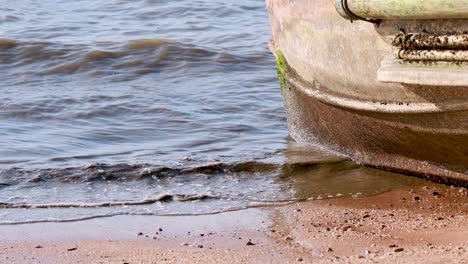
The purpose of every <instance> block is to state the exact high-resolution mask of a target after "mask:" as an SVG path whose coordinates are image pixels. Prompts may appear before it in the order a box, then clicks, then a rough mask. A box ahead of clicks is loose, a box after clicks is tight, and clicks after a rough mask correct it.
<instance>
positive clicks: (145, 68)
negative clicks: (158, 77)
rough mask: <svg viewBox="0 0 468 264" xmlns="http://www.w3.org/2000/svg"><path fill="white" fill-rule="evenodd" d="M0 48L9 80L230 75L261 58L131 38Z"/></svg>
mask: <svg viewBox="0 0 468 264" xmlns="http://www.w3.org/2000/svg"><path fill="white" fill-rule="evenodd" d="M0 49H2V53H3V56H1V57H0V68H1V67H2V66H3V67H8V68H9V69H10V70H11V71H10V72H11V73H10V74H11V75H12V76H15V77H20V76H28V75H40V76H41V75H55V74H75V73H85V74H89V75H90V76H110V77H112V78H115V77H116V75H121V76H127V77H128V78H130V79H131V78H136V77H138V76H141V75H145V74H151V73H154V74H157V73H160V72H163V71H167V72H169V71H170V72H172V73H175V72H178V71H181V70H188V69H192V70H194V69H195V68H196V69H197V70H200V71H201V70H202V69H203V70H204V71H209V72H212V71H213V70H219V69H224V68H226V69H227V67H229V70H230V71H235V70H236V69H239V70H241V69H245V68H246V67H249V66H248V65H250V64H255V63H258V62H259V61H260V60H261V59H262V58H263V59H265V54H252V55H251V56H249V55H245V54H244V55H236V54H232V53H229V52H226V51H220V50H215V49H210V48H206V47H200V46H197V45H195V44H191V43H182V42H178V41H174V40H167V39H136V40H132V41H129V42H126V43H113V42H100V43H96V44H94V45H83V44H61V43H51V42H27V41H17V40H12V39H0ZM239 65H243V67H240V66H239ZM198 66H203V67H198ZM128 78H124V79H126V80H128Z"/></svg>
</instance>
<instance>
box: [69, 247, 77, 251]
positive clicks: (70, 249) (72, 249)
mask: <svg viewBox="0 0 468 264" xmlns="http://www.w3.org/2000/svg"><path fill="white" fill-rule="evenodd" d="M77 249H78V248H77V247H74V248H68V249H67V251H75V250H77Z"/></svg>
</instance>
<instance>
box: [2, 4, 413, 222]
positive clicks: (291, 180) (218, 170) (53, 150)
mask: <svg viewBox="0 0 468 264" xmlns="http://www.w3.org/2000/svg"><path fill="white" fill-rule="evenodd" d="M269 32H270V31H269V25H268V16H267V12H266V10H265V7H264V2H263V1H260V0H239V1H235V2H230V1H217V0H199V1H193V0H190V1H189V0H181V1H155V0H151V1H150V0H146V1H143V0H140V1H133V0H132V1H130V0H127V1H124V0H122V1H110V0H108V1H91V0H81V1H73V2H70V1H68V2H67V1H61V2H57V1H51V0H44V1H33V0H18V1H7V2H6V3H3V4H2V6H1V7H0V78H1V80H2V82H1V83H0V90H1V94H0V106H1V107H0V128H1V130H0V168H1V171H0V223H19V222H34V221H64V220H72V219H83V218H89V217H95V216H101V215H115V214H161V215H171V214H194V213H212V212H219V211H226V210H234V209H239V208H246V207H252V206H258V205H265V204H276V203H284V202H290V201H296V200H303V199H311V198H314V199H317V198H319V199H320V198H331V197H337V196H347V195H370V194H375V193H379V192H382V191H386V190H388V189H390V188H394V187H397V186H402V185H408V184H414V183H415V182H417V180H415V179H410V178H407V177H404V176H401V175H397V174H392V173H388V172H382V171H378V170H374V169H369V168H365V167H362V166H358V165H356V164H354V163H352V162H350V161H349V160H347V159H345V158H343V157H337V156H335V155H332V154H329V153H326V152H324V151H322V150H320V149H319V148H314V147H309V148H304V147H301V146H297V145H296V144H295V143H294V142H292V141H291V140H289V139H288V137H287V127H286V117H285V114H284V110H283V107H282V101H281V92H280V88H279V83H278V80H277V77H276V70H275V61H274V57H273V56H272V55H271V54H270V52H269V50H268V47H267V42H268V40H269V38H270V36H269ZM34 207H35V208H34ZM38 207H40V208H38ZM25 208H26V209H25Z"/></svg>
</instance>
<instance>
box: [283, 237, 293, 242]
mask: <svg viewBox="0 0 468 264" xmlns="http://www.w3.org/2000/svg"><path fill="white" fill-rule="evenodd" d="M284 240H286V241H292V240H293V239H292V237H286V238H285V239H284Z"/></svg>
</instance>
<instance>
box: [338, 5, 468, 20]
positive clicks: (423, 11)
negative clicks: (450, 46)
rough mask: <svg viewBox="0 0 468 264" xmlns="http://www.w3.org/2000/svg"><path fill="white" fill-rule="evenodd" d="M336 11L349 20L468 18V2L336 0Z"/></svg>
mask: <svg viewBox="0 0 468 264" xmlns="http://www.w3.org/2000/svg"><path fill="white" fill-rule="evenodd" d="M335 3H336V10H337V11H338V13H339V14H340V15H341V16H342V17H344V18H346V19H348V20H351V21H352V20H365V21H369V22H374V21H376V20H379V19H461V18H468V0H431V1H428V0H399V1H382V0H336V2H335Z"/></svg>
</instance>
